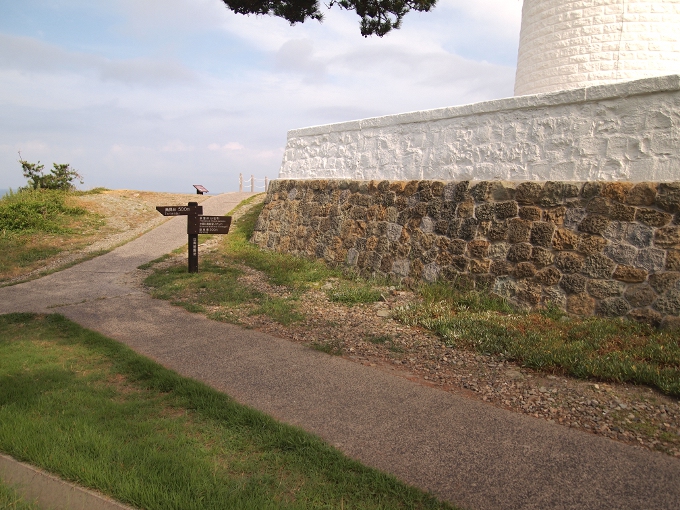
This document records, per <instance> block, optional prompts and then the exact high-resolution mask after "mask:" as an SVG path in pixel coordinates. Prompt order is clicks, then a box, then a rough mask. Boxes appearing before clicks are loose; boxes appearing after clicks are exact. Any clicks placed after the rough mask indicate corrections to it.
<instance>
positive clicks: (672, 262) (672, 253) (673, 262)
mask: <svg viewBox="0 0 680 510" xmlns="http://www.w3.org/2000/svg"><path fill="white" fill-rule="evenodd" d="M666 269H667V270H668V271H680V250H668V251H667V252H666Z"/></svg>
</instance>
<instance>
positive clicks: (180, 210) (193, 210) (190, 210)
mask: <svg viewBox="0 0 680 510" xmlns="http://www.w3.org/2000/svg"><path fill="white" fill-rule="evenodd" d="M156 210H157V211H158V212H159V213H161V214H162V215H163V216H189V215H194V214H203V206H202V205H194V206H188V205H157V206H156Z"/></svg>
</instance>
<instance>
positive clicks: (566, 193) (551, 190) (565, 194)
mask: <svg viewBox="0 0 680 510" xmlns="http://www.w3.org/2000/svg"><path fill="white" fill-rule="evenodd" d="M578 195H579V188H578V186H577V185H575V184H571V183H568V182H551V181H548V182H546V183H545V185H544V186H543V189H542V190H541V194H540V197H539V201H538V204H539V205H541V206H542V207H553V206H556V205H559V204H561V203H563V202H564V201H565V200H566V199H569V198H575V197H577V196H578Z"/></svg>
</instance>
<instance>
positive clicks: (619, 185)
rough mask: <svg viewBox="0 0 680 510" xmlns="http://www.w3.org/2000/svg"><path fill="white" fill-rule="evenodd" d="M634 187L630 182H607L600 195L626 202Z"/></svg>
mask: <svg viewBox="0 0 680 510" xmlns="http://www.w3.org/2000/svg"><path fill="white" fill-rule="evenodd" d="M633 187H634V185H633V184H632V183H629V182H605V183H604V184H603V185H602V190H601V191H600V194H601V195H602V196H603V197H607V198H609V199H611V200H616V201H617V202H625V201H626V199H627V198H628V195H629V194H630V192H631V190H632V189H633Z"/></svg>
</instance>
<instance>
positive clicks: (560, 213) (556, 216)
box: [524, 207, 567, 225]
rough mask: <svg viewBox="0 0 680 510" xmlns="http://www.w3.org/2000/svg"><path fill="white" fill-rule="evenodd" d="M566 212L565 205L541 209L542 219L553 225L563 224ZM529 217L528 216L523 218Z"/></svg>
mask: <svg viewBox="0 0 680 510" xmlns="http://www.w3.org/2000/svg"><path fill="white" fill-rule="evenodd" d="M566 214H567V208H566V207H554V208H552V209H547V210H545V211H543V221H547V222H549V223H554V224H555V225H563V224H564V217H565V215H566ZM524 219H529V218H524Z"/></svg>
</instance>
